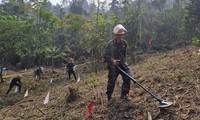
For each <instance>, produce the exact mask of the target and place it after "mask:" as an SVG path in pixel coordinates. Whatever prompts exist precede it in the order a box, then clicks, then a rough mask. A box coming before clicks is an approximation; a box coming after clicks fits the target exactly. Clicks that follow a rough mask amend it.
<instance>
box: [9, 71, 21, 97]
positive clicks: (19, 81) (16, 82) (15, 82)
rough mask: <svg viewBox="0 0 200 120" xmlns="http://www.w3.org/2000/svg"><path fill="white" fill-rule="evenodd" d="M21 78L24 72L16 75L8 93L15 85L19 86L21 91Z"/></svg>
mask: <svg viewBox="0 0 200 120" xmlns="http://www.w3.org/2000/svg"><path fill="white" fill-rule="evenodd" d="M21 79H22V74H18V75H17V76H16V77H14V78H12V80H11V82H10V85H9V88H8V91H7V93H6V95H8V93H9V92H10V91H11V90H12V88H13V87H14V86H18V87H19V92H21V86H22V83H21Z"/></svg>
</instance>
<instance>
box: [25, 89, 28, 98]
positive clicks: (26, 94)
mask: <svg viewBox="0 0 200 120" xmlns="http://www.w3.org/2000/svg"><path fill="white" fill-rule="evenodd" d="M27 96H28V89H27V90H26V93H25V94H24V97H27Z"/></svg>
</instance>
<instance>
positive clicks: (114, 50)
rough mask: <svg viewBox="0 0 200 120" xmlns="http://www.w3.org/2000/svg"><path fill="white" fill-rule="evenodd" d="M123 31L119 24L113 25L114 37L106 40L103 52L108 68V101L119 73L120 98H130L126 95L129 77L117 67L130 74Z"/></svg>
mask: <svg viewBox="0 0 200 120" xmlns="http://www.w3.org/2000/svg"><path fill="white" fill-rule="evenodd" d="M125 31H126V29H125V28H124V27H123V26H122V25H121V24H118V25H116V26H115V27H114V29H113V32H114V34H115V38H114V39H112V40H111V41H109V42H108V44H107V46H106V49H105V53H104V59H105V61H106V62H107V69H108V83H107V91H106V94H107V99H108V102H110V100H111V99H112V94H113V91H114V87H115V82H116V80H117V77H118V76H119V74H120V75H121V76H122V79H123V84H122V86H121V97H120V98H121V99H124V100H126V101H130V100H131V99H130V98H129V97H128V96H127V95H128V93H129V90H130V78H128V77H127V76H126V75H125V74H123V73H122V72H121V71H120V70H119V69H118V68H117V66H118V67H120V68H121V69H123V70H124V71H125V72H126V73H128V74H130V71H129V68H128V66H127V63H126V59H125V57H126V49H127V42H126V41H125V40H124V39H123V35H124V33H125Z"/></svg>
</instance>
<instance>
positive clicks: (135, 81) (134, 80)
mask: <svg viewBox="0 0 200 120" xmlns="http://www.w3.org/2000/svg"><path fill="white" fill-rule="evenodd" d="M117 68H118V69H119V70H120V71H121V72H123V73H124V74H125V75H126V76H128V77H129V78H130V79H131V80H132V81H133V82H134V83H136V84H137V85H139V86H140V87H141V88H143V89H144V90H145V91H146V92H148V93H149V94H150V95H151V96H152V97H154V98H155V99H156V100H157V101H159V102H162V100H161V99H159V98H158V97H156V96H155V95H154V94H153V93H151V92H149V91H148V90H147V89H146V88H145V87H144V86H142V84H140V83H139V82H138V81H137V80H136V79H134V78H132V77H131V76H130V75H129V74H127V73H126V72H125V71H123V70H122V69H121V68H120V67H119V66H117Z"/></svg>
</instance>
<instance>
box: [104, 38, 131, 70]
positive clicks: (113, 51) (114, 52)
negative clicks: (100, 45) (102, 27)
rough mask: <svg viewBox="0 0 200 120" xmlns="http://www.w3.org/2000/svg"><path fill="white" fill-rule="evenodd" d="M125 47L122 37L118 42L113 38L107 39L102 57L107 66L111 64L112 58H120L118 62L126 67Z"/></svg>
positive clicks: (125, 43)
mask: <svg viewBox="0 0 200 120" xmlns="http://www.w3.org/2000/svg"><path fill="white" fill-rule="evenodd" d="M126 49H127V42H126V41H125V40H124V39H122V40H121V41H120V42H119V43H117V42H115V41H114V40H111V41H109V42H108V44H107V46H106V48H105V53H104V59H105V61H106V62H107V64H108V66H113V60H120V64H121V65H122V66H123V67H124V68H125V69H127V68H128V66H127V64H126Z"/></svg>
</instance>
